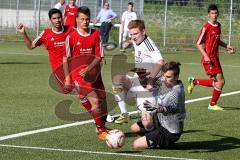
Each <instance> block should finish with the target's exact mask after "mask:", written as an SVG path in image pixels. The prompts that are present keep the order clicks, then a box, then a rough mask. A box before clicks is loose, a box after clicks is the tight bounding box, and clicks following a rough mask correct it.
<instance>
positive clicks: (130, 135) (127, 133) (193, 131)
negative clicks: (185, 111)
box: [124, 130, 204, 137]
mask: <svg viewBox="0 0 240 160" xmlns="http://www.w3.org/2000/svg"><path fill="white" fill-rule="evenodd" d="M195 132H204V130H186V131H183V133H184V134H186V133H195ZM124 134H125V137H138V136H144V133H138V134H136V133H133V132H125V133H124Z"/></svg>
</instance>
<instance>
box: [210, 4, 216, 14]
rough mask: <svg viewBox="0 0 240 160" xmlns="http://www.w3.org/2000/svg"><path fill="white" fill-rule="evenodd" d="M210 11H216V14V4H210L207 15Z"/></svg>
mask: <svg viewBox="0 0 240 160" xmlns="http://www.w3.org/2000/svg"><path fill="white" fill-rule="evenodd" d="M210 11H217V12H218V7H217V5H216V4H210V5H209V6H208V13H209V12H210Z"/></svg>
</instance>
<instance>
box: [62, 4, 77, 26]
mask: <svg viewBox="0 0 240 160" xmlns="http://www.w3.org/2000/svg"><path fill="white" fill-rule="evenodd" d="M77 10H78V7H77V6H74V7H70V6H69V5H67V6H66V8H65V11H64V17H65V18H66V21H65V25H68V26H72V27H74V26H75V25H76V16H77Z"/></svg>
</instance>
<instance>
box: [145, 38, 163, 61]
mask: <svg viewBox="0 0 240 160" xmlns="http://www.w3.org/2000/svg"><path fill="white" fill-rule="evenodd" d="M148 46H149V47H150V48H152V49H150V50H152V51H151V55H152V57H153V61H154V63H156V62H158V61H160V60H163V56H162V54H161V52H160V50H159V49H158V48H157V46H156V44H155V43H154V42H153V41H152V40H149V43H148Z"/></svg>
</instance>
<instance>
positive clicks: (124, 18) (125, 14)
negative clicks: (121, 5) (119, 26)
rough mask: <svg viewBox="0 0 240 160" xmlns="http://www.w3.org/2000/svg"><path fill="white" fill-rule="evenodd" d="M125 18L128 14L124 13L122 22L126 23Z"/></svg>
mask: <svg viewBox="0 0 240 160" xmlns="http://www.w3.org/2000/svg"><path fill="white" fill-rule="evenodd" d="M125 17H126V12H124V13H123V15H122V22H124V21H125Z"/></svg>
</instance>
